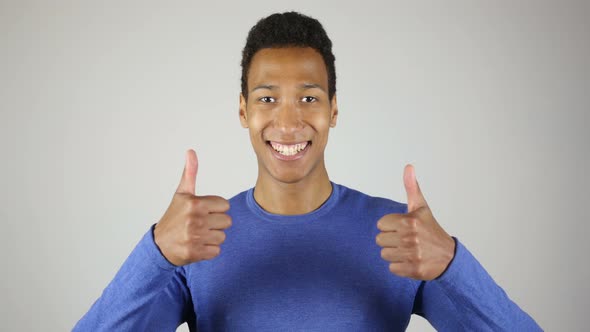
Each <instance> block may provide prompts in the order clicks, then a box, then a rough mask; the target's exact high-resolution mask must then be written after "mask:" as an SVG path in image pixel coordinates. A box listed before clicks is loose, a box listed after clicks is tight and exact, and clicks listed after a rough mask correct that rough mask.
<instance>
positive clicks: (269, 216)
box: [246, 181, 340, 224]
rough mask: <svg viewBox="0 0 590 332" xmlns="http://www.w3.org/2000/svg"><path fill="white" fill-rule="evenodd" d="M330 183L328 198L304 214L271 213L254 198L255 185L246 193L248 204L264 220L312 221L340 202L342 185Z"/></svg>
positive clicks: (276, 221)
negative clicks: (330, 188)
mask: <svg viewBox="0 0 590 332" xmlns="http://www.w3.org/2000/svg"><path fill="white" fill-rule="evenodd" d="M330 184H331V185H332V192H331V193H330V196H329V197H328V199H327V200H326V201H325V202H324V203H323V204H322V205H321V206H320V207H319V208H317V209H315V210H313V211H311V212H308V213H304V214H296V215H281V214H274V213H270V212H268V211H266V210H264V209H263V208H262V207H261V206H260V205H259V204H258V202H256V199H254V189H255V188H254V187H252V188H250V189H249V190H248V192H247V193H246V204H247V206H248V208H249V209H250V211H252V212H253V213H254V214H255V215H257V216H258V217H259V218H260V219H261V220H263V221H268V222H272V223H281V224H297V223H301V222H311V221H314V220H317V219H319V218H321V217H322V216H324V215H326V214H327V213H328V212H330V211H331V210H332V209H333V208H334V206H335V205H336V203H337V202H338V200H339V198H340V186H339V185H337V184H335V183H333V182H332V181H330Z"/></svg>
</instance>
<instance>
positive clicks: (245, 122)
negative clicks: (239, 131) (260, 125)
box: [240, 93, 248, 128]
mask: <svg viewBox="0 0 590 332" xmlns="http://www.w3.org/2000/svg"><path fill="white" fill-rule="evenodd" d="M240 123H241V124H242V127H243V128H248V113H247V111H246V98H244V95H243V94H241V93H240Z"/></svg>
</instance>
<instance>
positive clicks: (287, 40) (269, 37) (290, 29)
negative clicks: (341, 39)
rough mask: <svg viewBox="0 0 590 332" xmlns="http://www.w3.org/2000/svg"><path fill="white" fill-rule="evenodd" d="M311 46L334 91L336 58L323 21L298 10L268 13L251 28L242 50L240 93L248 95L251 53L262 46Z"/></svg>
mask: <svg viewBox="0 0 590 332" xmlns="http://www.w3.org/2000/svg"><path fill="white" fill-rule="evenodd" d="M279 47H311V48H313V49H315V50H316V51H318V52H319V53H320V54H321V55H322V58H323V59H324V63H325V64H326V69H327V71H328V96H329V97H330V100H332V97H333V96H334V94H335V93H336V67H335V65H334V61H335V60H336V58H335V57H334V54H333V53H332V41H331V40H330V38H329V37H328V35H327V34H326V31H325V30H324V27H322V24H321V23H320V22H319V21H318V20H316V19H314V18H312V17H309V16H306V15H303V14H300V13H297V12H285V13H276V14H272V15H270V16H267V17H265V18H263V19H261V20H259V21H258V23H256V25H254V26H253V27H252V29H250V32H249V33H248V38H247V39H246V46H245V47H244V50H243V51H242V95H243V96H244V98H246V99H248V71H249V70H250V64H251V62H252V58H253V57H254V54H256V52H258V51H259V50H261V49H263V48H279Z"/></svg>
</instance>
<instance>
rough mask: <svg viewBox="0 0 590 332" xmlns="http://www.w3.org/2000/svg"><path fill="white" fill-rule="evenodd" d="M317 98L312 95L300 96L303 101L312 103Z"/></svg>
mask: <svg viewBox="0 0 590 332" xmlns="http://www.w3.org/2000/svg"><path fill="white" fill-rule="evenodd" d="M317 100H318V99H317V98H316V97H312V96H305V97H303V98H301V101H302V102H304V103H313V102H315V101H317Z"/></svg>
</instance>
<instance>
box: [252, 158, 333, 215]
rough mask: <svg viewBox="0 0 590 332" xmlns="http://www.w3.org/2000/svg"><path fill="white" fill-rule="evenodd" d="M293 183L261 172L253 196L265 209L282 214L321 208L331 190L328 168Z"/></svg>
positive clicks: (307, 211)
mask: <svg viewBox="0 0 590 332" xmlns="http://www.w3.org/2000/svg"><path fill="white" fill-rule="evenodd" d="M315 173H317V174H315V175H312V174H310V175H309V176H306V177H305V179H302V180H301V181H298V182H294V183H285V182H281V181H278V180H277V179H275V178H273V177H271V176H269V174H266V176H263V175H262V174H260V173H259V174H258V179H257V180H256V187H255V188H254V199H255V200H256V202H257V203H258V204H259V205H260V206H261V207H262V208H263V209H264V210H266V211H268V212H270V213H274V214H280V215H298V214H305V213H309V212H312V211H314V210H316V209H318V208H319V207H320V206H321V205H322V204H323V203H324V202H325V201H326V200H327V199H328V198H329V197H330V194H331V193H332V184H331V183H330V179H329V178H328V172H327V171H326V168H325V167H323V165H322V167H321V170H320V171H318V172H315Z"/></svg>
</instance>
